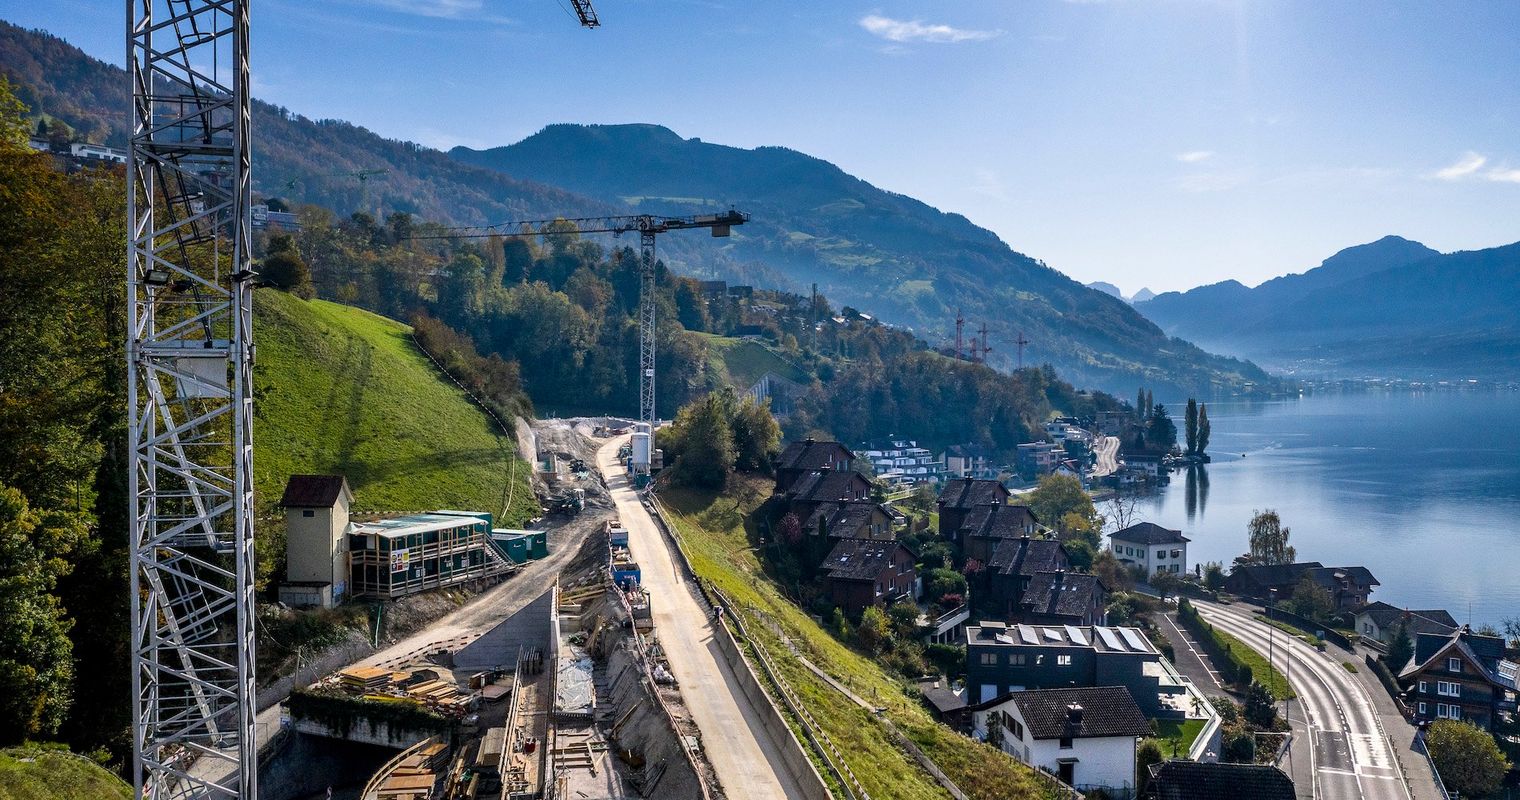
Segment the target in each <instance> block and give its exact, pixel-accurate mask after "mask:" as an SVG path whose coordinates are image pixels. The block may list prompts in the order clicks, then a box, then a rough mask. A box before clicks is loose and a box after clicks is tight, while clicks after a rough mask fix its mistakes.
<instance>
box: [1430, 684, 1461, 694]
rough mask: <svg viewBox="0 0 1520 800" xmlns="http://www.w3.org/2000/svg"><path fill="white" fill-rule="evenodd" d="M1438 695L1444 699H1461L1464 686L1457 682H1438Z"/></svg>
mask: <svg viewBox="0 0 1520 800" xmlns="http://www.w3.org/2000/svg"><path fill="white" fill-rule="evenodd" d="M1436 694H1438V695H1441V696H1443V697H1461V696H1462V684H1460V683H1457V682H1456V681H1436Z"/></svg>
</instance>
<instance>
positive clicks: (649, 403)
mask: <svg viewBox="0 0 1520 800" xmlns="http://www.w3.org/2000/svg"><path fill="white" fill-rule="evenodd" d="M748 221H749V215H748V214H745V213H742V212H739V211H733V210H729V211H724V212H721V213H717V214H698V215H695V216H689V217H664V216H658V215H654V214H637V215H627V216H615V217H576V218H572V219H565V218H559V219H535V220H526V221H522V222H504V223H499V224H496V225H471V226H466V227H462V228H448V229H445V230H444V231H442V232H440V233H437V234H426V235H421V236H414V237H412V238H414V239H470V238H483V237H492V236H503V237H506V236H540V235H553V231H547V232H546V231H544V230H543V228H544V226H545V225H549V224H550V223H565V222H569V223H571V224H573V225H575V228H576V232H577V233H610V234H612V235H613V236H621V235H623V234H625V233H633V232H637V233H638V234H639V421H640V422H643V423H645V424H647V425H649V426H650V428H649V429H650V430H651V431H653V430H654V424H655V420H656V417H655V407H654V405H655V404H654V397H655V385H654V377H655V302H654V296H655V280H654V279H655V274H654V273H655V269H654V266H655V237H656V236H657V235H659V234H661V233H668V232H670V231H678V230H689V229H692V228H706V229H708V230H710V231H712V235H713V236H714V237H724V236H728V235H729V234H730V233H731V232H732V230H733V227H734V226H735V225H743V224H744V223H746V222H748ZM639 466H642V467H644V468H645V469H646V470H647V468H648V466H649V465H648V464H643V465H638V464H636V465H635V468H638V467H639Z"/></svg>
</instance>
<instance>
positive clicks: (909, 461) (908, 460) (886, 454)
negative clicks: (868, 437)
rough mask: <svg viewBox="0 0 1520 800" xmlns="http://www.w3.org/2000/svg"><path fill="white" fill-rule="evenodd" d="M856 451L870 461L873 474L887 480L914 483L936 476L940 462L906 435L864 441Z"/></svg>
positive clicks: (933, 478) (940, 467)
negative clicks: (877, 440) (903, 436)
mask: <svg viewBox="0 0 1520 800" xmlns="http://www.w3.org/2000/svg"><path fill="white" fill-rule="evenodd" d="M860 455H861V456H862V457H864V458H865V459H867V460H869V461H870V462H871V469H873V470H875V472H876V477H878V478H881V479H882V480H885V481H887V482H888V483H918V482H923V481H931V480H935V479H937V478H939V476H940V475H941V474H943V473H944V465H943V464H942V463H940V461H939V459H937V458H935V457H934V453H933V452H932V451H930V450H928V449H926V448H923V447H919V446H918V443H917V442H914V441H911V440H908V439H889V440H887V441H884V442H877V443H874V444H867V445H864V446H863V447H862V448H861V449H860Z"/></svg>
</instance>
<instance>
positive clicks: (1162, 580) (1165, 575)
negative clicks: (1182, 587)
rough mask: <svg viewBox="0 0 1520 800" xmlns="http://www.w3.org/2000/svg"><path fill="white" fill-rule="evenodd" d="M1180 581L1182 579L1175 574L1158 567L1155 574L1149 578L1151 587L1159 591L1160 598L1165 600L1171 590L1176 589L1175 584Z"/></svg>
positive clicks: (1170, 593)
mask: <svg viewBox="0 0 1520 800" xmlns="http://www.w3.org/2000/svg"><path fill="white" fill-rule="evenodd" d="M1180 583H1182V581H1181V580H1179V579H1178V578H1177V576H1176V575H1173V574H1172V573H1170V572H1167V571H1165V570H1160V569H1158V570H1156V574H1154V575H1152V576H1151V579H1150V584H1151V588H1153V589H1155V590H1156V591H1158V592H1160V593H1161V599H1162V600H1165V599H1166V598H1167V597H1170V596H1171V595H1172V593H1173V592H1175V591H1177V585H1178V584H1180Z"/></svg>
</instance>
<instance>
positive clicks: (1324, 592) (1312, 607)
mask: <svg viewBox="0 0 1520 800" xmlns="http://www.w3.org/2000/svg"><path fill="white" fill-rule="evenodd" d="M1284 605H1286V606H1287V607H1288V609H1289V610H1290V611H1292V612H1293V613H1295V614H1297V615H1299V616H1300V617H1304V618H1305V619H1312V620H1315V621H1317V622H1318V621H1324V620H1326V619H1329V618H1330V615H1331V614H1333V613H1335V598H1334V597H1333V596H1332V595H1331V594H1330V591H1329V590H1328V589H1326V588H1325V587H1323V586H1320V585H1319V584H1317V583H1315V582H1314V579H1313V578H1310V577H1309V576H1308V575H1305V576H1304V577H1303V578H1302V579H1300V580H1299V582H1298V585H1297V586H1294V587H1293V596H1292V597H1291V598H1290V599H1289V600H1288V602H1287V603H1285V604H1284Z"/></svg>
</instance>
